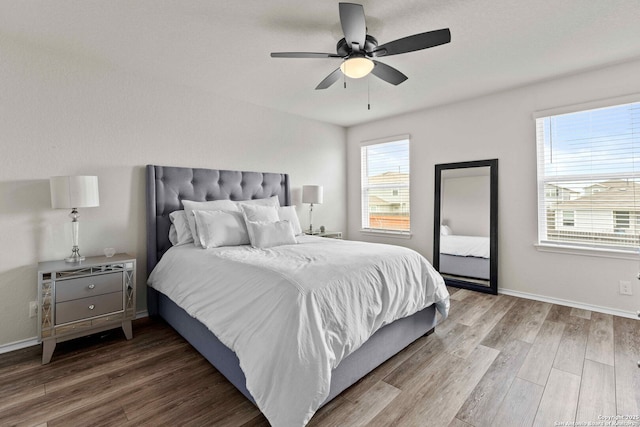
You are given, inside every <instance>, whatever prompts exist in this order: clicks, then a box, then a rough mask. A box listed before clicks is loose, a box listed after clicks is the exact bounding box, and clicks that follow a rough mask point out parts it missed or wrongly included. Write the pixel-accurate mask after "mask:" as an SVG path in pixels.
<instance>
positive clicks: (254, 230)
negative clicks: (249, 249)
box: [246, 221, 298, 249]
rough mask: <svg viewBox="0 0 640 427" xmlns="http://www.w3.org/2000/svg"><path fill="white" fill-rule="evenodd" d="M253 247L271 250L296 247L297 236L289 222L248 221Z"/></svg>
mask: <svg viewBox="0 0 640 427" xmlns="http://www.w3.org/2000/svg"><path fill="white" fill-rule="evenodd" d="M246 224H247V231H248V232H249V239H250V240H251V246H253V247H254V248H263V249H264V248H271V247H274V246H281V245H295V244H296V243H298V242H297V241H296V236H295V235H294V234H293V228H291V224H289V221H276V222H255V221H246Z"/></svg>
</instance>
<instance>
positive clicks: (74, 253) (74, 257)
mask: <svg viewBox="0 0 640 427" xmlns="http://www.w3.org/2000/svg"><path fill="white" fill-rule="evenodd" d="M64 260H65V261H66V262H80V261H84V257H83V256H82V255H80V249H78V247H77V246H74V247H73V249H71V255H70V256H68V257H66V258H65V259H64Z"/></svg>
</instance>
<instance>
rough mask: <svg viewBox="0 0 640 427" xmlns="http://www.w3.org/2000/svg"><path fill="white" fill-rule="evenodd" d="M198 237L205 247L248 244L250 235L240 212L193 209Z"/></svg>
mask: <svg viewBox="0 0 640 427" xmlns="http://www.w3.org/2000/svg"><path fill="white" fill-rule="evenodd" d="M193 214H194V218H195V220H196V224H197V227H198V238H199V239H200V244H201V245H202V247H204V248H217V247H220V246H238V245H248V244H249V235H248V234H247V226H246V225H245V223H244V217H243V216H242V213H240V212H229V211H193Z"/></svg>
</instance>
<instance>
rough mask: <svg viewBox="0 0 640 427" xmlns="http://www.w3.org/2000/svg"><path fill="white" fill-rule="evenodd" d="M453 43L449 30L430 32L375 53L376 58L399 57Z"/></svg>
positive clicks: (383, 47)
mask: <svg viewBox="0 0 640 427" xmlns="http://www.w3.org/2000/svg"><path fill="white" fill-rule="evenodd" d="M450 41H451V31H449V29H448V28H443V29H442V30H435V31H428V32H426V33H420V34H414V35H412V36H408V37H404V38H401V39H398V40H394V41H392V42H389V43H385V44H383V45H382V46H378V48H377V49H376V50H375V51H374V52H373V53H374V55H375V56H389V55H398V54H400V53H407V52H413V51H416V50H421V49H427V48H429V47H434V46H439V45H441V44H445V43H449V42H450Z"/></svg>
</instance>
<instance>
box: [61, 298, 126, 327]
mask: <svg viewBox="0 0 640 427" xmlns="http://www.w3.org/2000/svg"><path fill="white" fill-rule="evenodd" d="M116 311H122V291H120V292H112V293H110V294H104V295H98V296H95V297H89V298H81V299H75V300H71V301H65V302H60V303H57V304H56V325H60V324H63V323H68V322H73V321H75V320H81V319H87V318H89V317H95V316H100V315H102V314H107V313H113V312H116Z"/></svg>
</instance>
